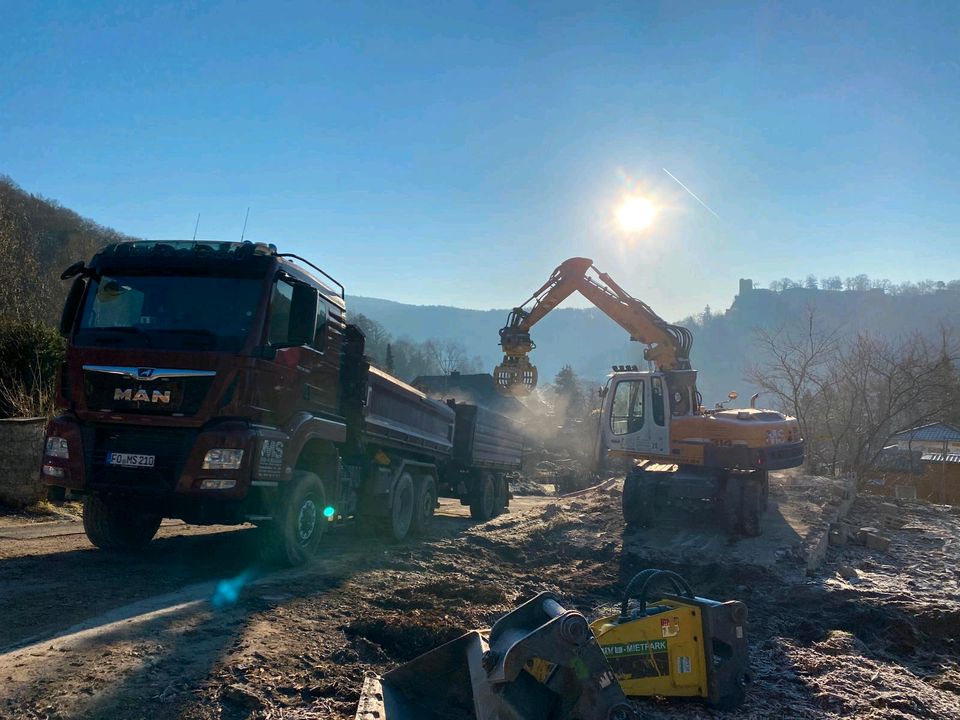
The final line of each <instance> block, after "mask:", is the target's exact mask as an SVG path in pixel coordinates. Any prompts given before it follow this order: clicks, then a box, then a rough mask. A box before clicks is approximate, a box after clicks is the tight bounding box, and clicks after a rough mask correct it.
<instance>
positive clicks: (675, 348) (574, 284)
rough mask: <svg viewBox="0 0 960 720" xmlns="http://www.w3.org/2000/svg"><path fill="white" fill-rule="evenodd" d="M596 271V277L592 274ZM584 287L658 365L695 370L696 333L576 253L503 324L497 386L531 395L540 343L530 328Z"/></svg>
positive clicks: (601, 308)
mask: <svg viewBox="0 0 960 720" xmlns="http://www.w3.org/2000/svg"><path fill="white" fill-rule="evenodd" d="M591 270H592V271H593V272H594V273H595V276H596V279H594V278H593V277H591V276H590V271H591ZM574 292H579V293H580V294H581V295H583V296H584V297H585V298H586V299H587V300H589V301H590V302H591V303H593V305H595V306H596V307H597V308H598V309H600V310H601V311H602V312H603V313H604V314H606V315H607V316H608V317H609V318H610V319H611V320H613V321H614V322H615V323H617V324H618V325H619V326H620V327H622V328H623V329H624V330H626V331H627V332H628V333H629V334H630V339H631V340H635V341H637V342H642V343H646V344H647V346H648V347H647V349H646V350H644V353H643V356H644V358H646V359H647V360H650V361H652V362H653V363H654V365H655V366H656V368H657V369H658V370H689V369H690V348H691V346H692V345H693V336H692V335H691V334H690V331H689V330H687V329H686V328H684V327H680V326H679V325H671V324H670V323H668V322H666V321H665V320H664V319H663V318H661V317H660V316H659V315H657V314H656V313H655V312H654V311H653V310H652V309H651V308H650V306H649V305H647V304H646V303H644V302H642V301H640V300H637V299H636V298H635V297H632V296H631V295H630V294H629V293H627V292H626V291H625V290H624V289H623V288H621V287H620V286H619V285H618V284H617V283H616V282H614V280H613V279H612V278H611V277H610V276H609V275H607V274H606V273H603V272H600V271H599V270H598V269H597V268H596V267H595V266H594V265H593V260H590V259H589V258H570V259H569V260H566V261H564V262H563V263H561V264H560V265H559V266H558V267H557V268H556V269H555V270H554V271H553V273H551V275H550V278H549V280H547V282H546V283H544V285H543V286H542V287H541V288H540V289H539V290H537V291H536V292H535V293H534V294H533V295H532V296H531V297H530V299H529V300H527V301H526V302H525V303H524V304H523V305H521V306H519V307H516V308H514V309H513V310H512V311H511V313H510V317H509V319H508V320H507V324H506V325H505V326H504V327H503V328H501V330H500V345H501V347H502V348H503V361H502V362H501V363H500V364H499V365H498V366H497V368H496V369H495V370H494V379H495V381H496V385H497V389H498V390H500V391H501V392H503V393H505V394H510V395H529V394H530V392H532V391H533V389H534V388H535V387H536V385H537V369H536V368H535V367H534V366H533V365H532V364H531V363H530V360H529V358H528V355H529V353H530V351H531V350H533V349H534V348H535V347H536V345H535V344H534V342H533V340H531V338H530V330H531V329H532V328H533V326H534V325H536V324H537V323H538V322H539V321H540V320H542V319H543V318H544V316H546V315H547V313H549V312H550V311H551V310H553V309H554V308H555V307H556V306H557V305H559V304H560V303H561V302H563V301H564V300H566V299H567V298H568V297H570V295H572V294H573V293H574Z"/></svg>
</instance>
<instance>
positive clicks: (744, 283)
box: [739, 278, 753, 295]
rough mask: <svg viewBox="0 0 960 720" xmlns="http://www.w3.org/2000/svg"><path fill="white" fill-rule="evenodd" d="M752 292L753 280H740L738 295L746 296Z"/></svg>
mask: <svg viewBox="0 0 960 720" xmlns="http://www.w3.org/2000/svg"><path fill="white" fill-rule="evenodd" d="M752 291H753V280H751V279H750V278H740V293H739V294H740V295H746V294H747V293H749V292H752Z"/></svg>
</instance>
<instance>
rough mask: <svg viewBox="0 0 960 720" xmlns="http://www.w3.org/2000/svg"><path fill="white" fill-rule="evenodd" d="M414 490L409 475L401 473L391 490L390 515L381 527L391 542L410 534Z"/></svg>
mask: <svg viewBox="0 0 960 720" xmlns="http://www.w3.org/2000/svg"><path fill="white" fill-rule="evenodd" d="M414 491H415V488H414V485H413V477H411V475H410V473H408V472H403V473H401V474H400V477H399V478H398V479H397V484H396V485H395V486H394V488H393V502H392V503H391V504H390V515H389V517H387V519H386V523H385V525H384V526H383V531H384V535H386V536H387V537H388V538H391V539H393V540H397V541H400V540H403V539H404V538H405V537H406V536H407V535H408V534H409V533H410V526H411V525H412V524H413V516H414V507H415V506H416V505H415V502H416V500H415V497H416V495H415V492H414Z"/></svg>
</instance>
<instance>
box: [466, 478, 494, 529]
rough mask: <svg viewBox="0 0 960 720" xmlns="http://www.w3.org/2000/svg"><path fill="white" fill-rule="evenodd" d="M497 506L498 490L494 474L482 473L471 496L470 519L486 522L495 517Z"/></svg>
mask: <svg viewBox="0 0 960 720" xmlns="http://www.w3.org/2000/svg"><path fill="white" fill-rule="evenodd" d="M496 506H497V488H496V485H495V484H494V482H493V475H492V473H488V472H485V473H481V474H480V477H479V478H478V479H477V481H476V482H475V483H474V485H473V488H472V492H471V494H470V517H472V518H473V519H474V520H479V521H480V522H486V521H487V520H489V519H490V518H492V517H493V515H494V513H495V512H496Z"/></svg>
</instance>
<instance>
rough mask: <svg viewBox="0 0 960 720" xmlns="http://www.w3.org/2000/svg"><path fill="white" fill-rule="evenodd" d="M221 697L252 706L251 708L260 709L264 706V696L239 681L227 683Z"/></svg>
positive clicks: (248, 706)
mask: <svg viewBox="0 0 960 720" xmlns="http://www.w3.org/2000/svg"><path fill="white" fill-rule="evenodd" d="M220 697H222V698H223V699H224V700H229V701H230V702H233V703H236V704H237V705H242V706H243V707H246V708H250V709H251V710H260V709H261V708H263V698H262V697H260V696H259V695H257V693H255V692H254V691H253V690H251V689H250V688H248V687H245V686H243V685H240V684H238V683H233V684H232V685H227V686H226V687H225V688H224V689H223V691H222V692H221V693H220Z"/></svg>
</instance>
